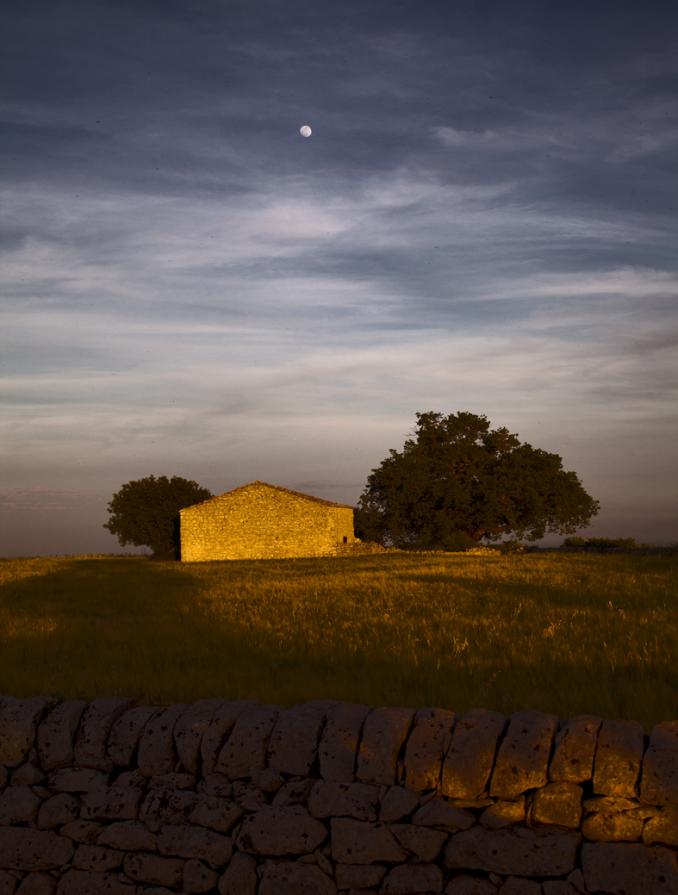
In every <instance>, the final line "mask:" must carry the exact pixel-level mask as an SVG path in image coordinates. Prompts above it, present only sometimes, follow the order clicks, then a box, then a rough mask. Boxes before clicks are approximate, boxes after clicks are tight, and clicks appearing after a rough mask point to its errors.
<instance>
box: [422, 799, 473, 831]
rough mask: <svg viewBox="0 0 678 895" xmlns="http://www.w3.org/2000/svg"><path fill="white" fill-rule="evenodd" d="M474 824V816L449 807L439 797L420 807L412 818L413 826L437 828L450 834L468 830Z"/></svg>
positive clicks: (454, 806)
mask: <svg viewBox="0 0 678 895" xmlns="http://www.w3.org/2000/svg"><path fill="white" fill-rule="evenodd" d="M475 822H476V818H475V814H472V813H471V812H470V811H465V810H464V809H463V808H457V807H456V805H450V803H449V802H448V801H447V800H446V799H443V798H440V797H439V796H437V797H436V798H434V799H430V800H429V801H428V802H426V804H425V805H422V806H421V808H420V809H419V810H418V811H416V812H415V813H414V815H413V817H412V823H413V824H420V825H422V826H425V827H437V828H438V829H440V830H447V831H448V832H450V833H452V832H456V831H457V830H468V828H469V827H472V826H473V824H474V823H475Z"/></svg>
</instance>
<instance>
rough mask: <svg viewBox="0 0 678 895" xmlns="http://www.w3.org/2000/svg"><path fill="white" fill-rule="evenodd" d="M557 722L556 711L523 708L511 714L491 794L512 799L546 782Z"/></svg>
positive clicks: (501, 746)
mask: <svg viewBox="0 0 678 895" xmlns="http://www.w3.org/2000/svg"><path fill="white" fill-rule="evenodd" d="M557 726H558V719H557V718H556V716H555V715H544V714H542V713H541V712H533V711H523V712H515V713H514V714H513V715H511V721H510V723H509V727H508V730H507V731H506V736H505V737H504V740H503V741H502V743H501V745H500V747H499V752H498V753H497V760H496V762H495V766H494V772H493V774H492V780H491V781H490V795H492V796H497V797H499V798H502V799H513V798H515V797H516V796H519V795H520V794H521V793H523V792H526V791H527V790H528V789H535V788H536V787H538V786H543V785H544V784H545V783H546V781H547V767H548V760H549V755H550V752H551V744H552V742H553V737H554V735H555V732H556V728H557Z"/></svg>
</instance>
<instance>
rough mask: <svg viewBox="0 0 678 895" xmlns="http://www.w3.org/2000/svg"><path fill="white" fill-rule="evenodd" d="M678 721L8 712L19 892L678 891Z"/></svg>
mask: <svg viewBox="0 0 678 895" xmlns="http://www.w3.org/2000/svg"><path fill="white" fill-rule="evenodd" d="M677 846H678V721H672V722H665V723H662V724H658V725H657V726H656V727H655V728H654V730H653V731H652V733H651V735H650V736H649V737H645V736H644V734H643V730H642V728H641V727H640V725H638V724H636V723H634V722H632V721H602V720H600V719H598V718H594V717H590V716H584V717H577V718H572V719H569V720H564V721H563V720H559V719H558V718H556V717H554V716H551V715H545V714H541V713H539V712H534V711H522V712H518V713H516V714H514V715H512V716H511V717H508V718H506V717H504V716H502V715H500V714H497V713H495V712H490V711H485V710H475V711H471V712H468V713H466V714H465V715H462V716H460V717H457V716H455V714H454V713H453V712H451V711H446V710H443V709H420V710H415V709H410V708H369V707H367V706H362V705H351V704H346V703H339V702H331V701H326V702H310V703H306V704H303V705H299V706H295V707H293V708H289V709H280V708H278V707H276V706H270V705H260V704H257V703H255V702H250V701H245V700H239V701H226V700H219V699H206V700H202V701H200V702H197V703H194V704H191V705H183V704H181V705H172V706H169V707H158V706H138V705H134V704H133V703H132V702H131V701H129V700H126V699H112V698H111V699H108V698H107V699H96V700H94V701H93V702H90V703H85V702H82V701H68V702H61V703H57V702H55V701H49V700H46V699H43V698H32V699H15V698H12V697H4V698H2V699H0V893H2V895H53V893H56V895H99V893H105V895H171V893H178V892H186V893H209V895H340V893H341V895H349V893H350V895H368V893H374V895H376V893H380V895H431V893H446V895H497V893H501V895H523V893H524V895H578V893H615V895H632V893H633V895H675V893H676V892H678V865H677V861H676V849H677Z"/></svg>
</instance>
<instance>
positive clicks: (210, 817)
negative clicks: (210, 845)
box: [188, 796, 243, 833]
mask: <svg viewBox="0 0 678 895" xmlns="http://www.w3.org/2000/svg"><path fill="white" fill-rule="evenodd" d="M242 814H243V809H242V808H241V807H240V805H238V803H237V802H234V801H232V800H230V799H221V798H219V796H205V797H203V798H202V799H200V800H199V801H198V802H196V804H195V806H194V807H193V808H192V809H191V811H190V813H189V815H188V820H189V821H190V822H191V823H193V824H200V826H202V827H208V828H209V829H210V830H216V831H217V833H230V832H231V830H232V829H233V827H234V826H235V824H236V823H237V821H238V820H240V818H241V817H242Z"/></svg>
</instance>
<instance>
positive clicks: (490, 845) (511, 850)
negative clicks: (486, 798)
mask: <svg viewBox="0 0 678 895" xmlns="http://www.w3.org/2000/svg"><path fill="white" fill-rule="evenodd" d="M580 841H581V835H580V834H579V833H574V832H565V831H552V830H546V829H543V828H542V829H539V830H529V829H525V828H523V827H510V828H508V829H504V830H487V829H483V828H482V827H474V828H473V829H470V830H466V831H464V832H462V833H455V834H454V835H453V836H451V837H450V839H449V841H448V843H447V846H446V847H445V853H444V860H445V866H446V867H447V868H457V867H458V868H463V869H468V870H484V871H486V872H490V871H492V872H494V873H501V874H506V875H509V876H562V875H564V874H566V873H569V872H570V871H571V870H573V869H574V866H575V860H576V852H577V847H578V845H579V842H580Z"/></svg>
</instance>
